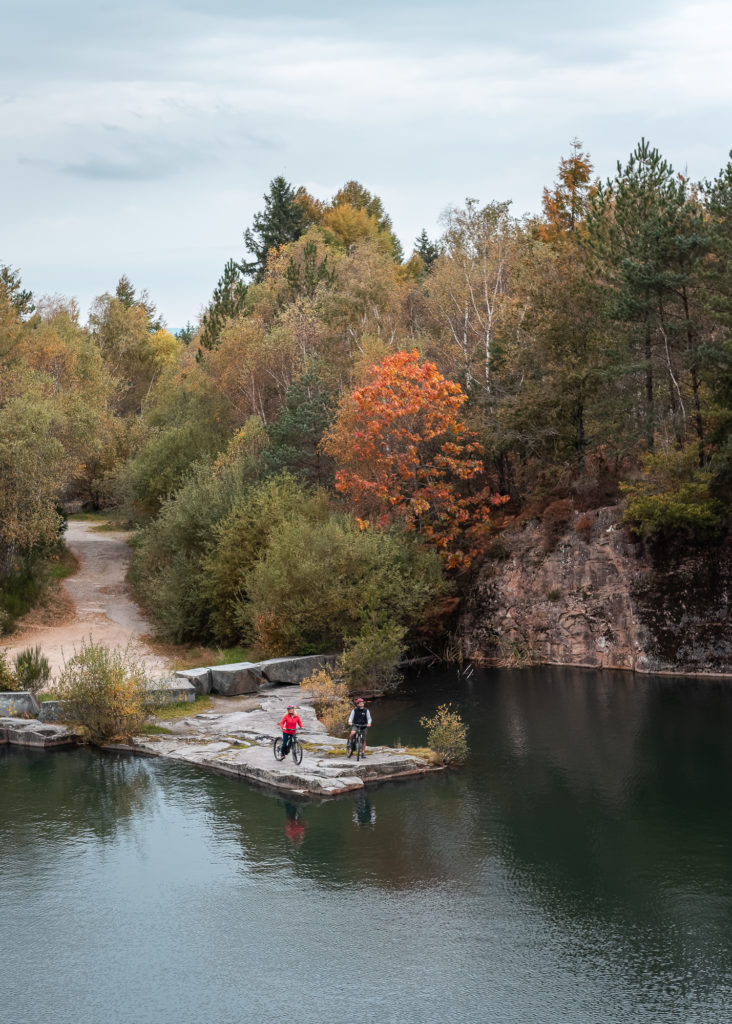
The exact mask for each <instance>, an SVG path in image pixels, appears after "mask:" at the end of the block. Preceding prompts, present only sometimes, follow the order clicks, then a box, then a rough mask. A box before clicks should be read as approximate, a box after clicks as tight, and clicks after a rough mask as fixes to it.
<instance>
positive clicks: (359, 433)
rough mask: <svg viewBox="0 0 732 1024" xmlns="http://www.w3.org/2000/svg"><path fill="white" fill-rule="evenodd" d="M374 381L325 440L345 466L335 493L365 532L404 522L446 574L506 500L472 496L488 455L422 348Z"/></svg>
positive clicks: (393, 362)
mask: <svg viewBox="0 0 732 1024" xmlns="http://www.w3.org/2000/svg"><path fill="white" fill-rule="evenodd" d="M370 378H371V379H370V381H369V382H368V383H366V384H365V385H364V386H363V387H359V388H356V390H355V391H353V393H352V394H351V395H350V396H349V398H348V399H347V400H346V401H345V402H343V403H342V404H341V408H340V410H339V413H338V415H337V416H336V419H335V421H334V423H333V426H332V428H331V430H330V431H329V433H328V435H327V436H326V438H325V440H324V448H325V451H326V452H327V453H328V454H329V455H331V456H333V458H334V459H335V460H336V463H337V465H338V466H339V469H338V472H337V473H336V488H337V490H339V491H340V492H341V493H342V494H345V495H348V497H349V498H350V499H351V501H352V504H353V510H354V513H355V514H356V517H357V522H358V523H359V526H361V527H362V528H365V527H366V526H367V525H368V524H369V523H373V522H378V523H379V524H381V525H386V524H388V523H389V522H391V521H393V520H397V519H401V520H402V521H404V522H405V523H406V524H407V526H408V527H409V529H412V530H416V531H418V532H419V533H420V534H421V536H422V537H424V539H425V540H426V541H428V542H429V543H430V544H432V545H434V546H435V547H436V548H438V550H439V551H440V552H441V554H442V555H443V557H444V558H445V561H446V563H447V565H448V567H450V568H452V567H455V566H459V565H463V566H464V565H468V564H469V563H470V560H471V558H472V557H473V556H474V554H475V552H474V551H473V550H471V549H470V546H469V544H468V543H466V538H467V536H468V531H469V530H470V528H471V527H473V526H475V525H476V524H477V523H480V522H483V521H484V520H485V519H486V518H487V516H488V514H489V509H490V505H491V504H493V505H495V504H502V503H503V502H504V501H505V500H507V499H504V498H501V497H499V496H492V497H491V496H489V495H488V493H487V489H486V488H485V487H482V488H480V489H479V491H478V493H470V487H471V485H473V484H474V483H475V482H476V481H477V480H479V478H480V477H481V476H482V473H483V463H482V461H481V455H482V448H481V445H480V444H479V443H478V442H477V441H476V440H475V437H474V435H472V434H471V433H470V432H469V431H468V430H467V428H466V426H465V424H464V423H462V422H461V421H460V420H459V419H458V413H459V410H460V408H461V406H462V405H463V403H464V402H465V394H464V392H463V390H462V388H461V387H460V385H459V384H456V383H455V382H454V381H450V380H446V379H445V378H444V377H443V376H442V374H441V373H439V371H438V370H437V367H436V366H435V364H434V363H430V362H425V363H422V364H421V365H420V362H419V355H418V354H417V351H416V349H415V350H414V351H412V352H396V353H394V354H393V355H390V356H387V357H386V358H385V359H384V360H383V361H382V362H381V363H380V364H379V365H378V366H374V367H372V368H371V370H370Z"/></svg>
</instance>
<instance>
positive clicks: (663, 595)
mask: <svg viewBox="0 0 732 1024" xmlns="http://www.w3.org/2000/svg"><path fill="white" fill-rule="evenodd" d="M620 515H621V509H620V508H618V507H612V508H604V509H599V510H597V511H595V512H590V513H583V514H581V515H574V516H573V518H572V520H571V521H570V522H569V523H568V524H567V526H566V529H565V531H564V533H563V534H562V535H561V536H560V537H559V538H558V540H557V541H556V543H555V544H554V546H553V547H552V548H551V550H546V548H547V547H548V546H549V545H548V544H547V540H546V535H545V533H544V530H543V528H542V525H541V523H540V522H538V521H531V522H528V523H525V524H524V525H523V526H521V527H518V526H517V527H516V528H515V529H513V530H510V531H505V532H504V533H503V534H501V536H500V538H499V540H498V541H496V543H495V544H494V546H493V555H494V557H492V558H490V559H489V560H488V561H487V562H486V563H485V564H484V565H483V566H482V568H481V570H480V572H479V575H478V577H477V579H476V582H475V584H474V586H473V588H472V589H471V593H470V597H469V599H468V600H467V601H466V603H465V604H464V606H463V610H462V612H461V617H460V623H459V628H458V633H459V639H460V645H461V649H462V653H463V654H464V656H466V657H468V658H472V659H475V660H477V661H482V662H485V663H488V664H503V665H521V664H529V663H541V664H552V665H582V666H588V667H591V668H621V669H632V670H635V671H639V672H674V673H680V674H696V673H703V674H720V673H721V674H732V617H731V614H730V590H731V583H732V540H731V538H730V536H729V533H727V534H725V535H724V536H720V537H714V538H709V539H707V540H706V541H704V542H703V543H702V542H696V543H692V542H690V541H689V539H688V538H684V539H683V541H682V539H681V538H676V539H675V540H674V542H673V543H666V544H664V543H663V542H660V541H659V542H656V543H655V544H654V545H653V546H649V545H646V544H641V543H639V542H636V541H634V540H633V539H632V538H631V536H630V535H629V533H628V531H627V530H626V529H625V528H624V527H622V526H620V525H619V519H620ZM578 527H579V530H578Z"/></svg>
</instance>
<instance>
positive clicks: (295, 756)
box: [272, 735, 302, 764]
mask: <svg viewBox="0 0 732 1024" xmlns="http://www.w3.org/2000/svg"><path fill="white" fill-rule="evenodd" d="M282 742H283V741H282V737H281V736H278V737H277V739H276V740H275V741H274V744H273V747H272V749H273V751H274V756H275V761H284V759H285V758H286V757H287V753H288V752H287V751H285V753H284V754H283V753H282ZM289 752H290V753H291V754H292V760H293V761H294V762H295V764H302V743H301V742H300V740H299V739H298V738H297V736H295V735H293V736H292V739H291V742H290V750H289Z"/></svg>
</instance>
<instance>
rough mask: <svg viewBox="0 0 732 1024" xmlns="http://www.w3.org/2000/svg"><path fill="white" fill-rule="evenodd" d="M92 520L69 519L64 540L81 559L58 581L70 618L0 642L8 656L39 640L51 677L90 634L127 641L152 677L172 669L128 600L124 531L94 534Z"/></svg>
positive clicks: (115, 641) (120, 642)
mask: <svg viewBox="0 0 732 1024" xmlns="http://www.w3.org/2000/svg"><path fill="white" fill-rule="evenodd" d="M94 525H95V524H93V523H85V522H81V521H78V520H73V521H71V522H70V523H69V528H68V531H67V533H66V543H67V545H68V547H69V548H70V549H71V551H72V552H73V553H74V555H76V557H77V558H78V559H79V571H78V572H77V573H76V574H75V575H74V576H70V577H69V578H68V579H67V580H65V581H64V583H63V584H62V586H63V587H65V589H66V591H67V593H68V595H69V597H70V598H71V601H72V602H73V606H74V614H73V617H72V618H70V619H69V620H68V621H66V622H63V623H61V624H59V625H55V626H37V625H29V626H26V627H25V628H24V629H23V630H22V631H20V632H18V633H16V634H14V635H13V636H12V637H8V638H7V639H6V641H4V642H2V643H0V647H4V648H5V650H6V652H7V654H8V658H9V660H12V658H13V656H14V655H15V654H17V652H18V651H22V650H23V649H24V648H26V647H34V646H35V645H36V644H40V646H41V648H42V650H43V654H44V655H45V656H46V658H48V661H49V664H50V665H51V672H52V673H53V675H54V676H57V675H58V673H59V672H60V671H61V669H62V668H63V666H64V661H65V660H68V659H69V658H70V657H71V656H72V655H73V654H74V650H75V649H77V650H78V648H79V647H80V645H81V641H82V640H88V639H89V637H90V636H91V637H92V638H93V639H94V640H95V641H97V642H98V643H105V644H107V645H109V646H110V647H118V646H119V647H125V646H126V645H127V644H128V643H129V644H130V647H131V649H132V650H134V652H135V653H136V654H137V655H138V656H139V657H141V658H142V659H143V660H144V661H145V664H146V665H147V667H148V670H149V672H150V674H151V675H152V676H154V677H160V676H163V675H167V674H168V673H169V671H170V669H169V666H168V663H167V662H166V660H165V659H164V658H161V657H159V656H158V655H156V654H154V653H153V652H152V650H151V649H150V648H149V647H148V646H147V644H146V643H145V641H144V639H143V637H144V636H145V634H149V633H150V632H151V631H152V627H151V625H150V623H149V622H148V621H147V619H145V618H144V617H143V615H142V614H141V612H140V609H139V608H138V607H137V605H136V604H135V603H134V602H133V601H132V600H131V598H130V596H129V591H128V588H127V585H126V583H125V573H126V571H127V566H128V564H129V560H130V549H129V547H128V545H127V543H126V537H127V534H125V533H109V532H104V533H95V532H93V526H94Z"/></svg>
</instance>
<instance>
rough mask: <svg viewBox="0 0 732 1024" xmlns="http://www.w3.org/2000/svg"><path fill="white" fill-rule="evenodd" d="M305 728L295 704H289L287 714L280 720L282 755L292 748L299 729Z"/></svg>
mask: <svg viewBox="0 0 732 1024" xmlns="http://www.w3.org/2000/svg"><path fill="white" fill-rule="evenodd" d="M298 728H299V729H302V728H303V724H302V722H301V721H300V716H299V715H296V714H295V705H294V704H288V705H287V714H286V715H285V716H284V717H283V719H282V721H281V722H280V729H282V756H283V757H284V756H285V754H286V753H287V752H288V750H289V749H290V744H291V743H292V739H293V737H294V735H295V733H296V732H297V730H298Z"/></svg>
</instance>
